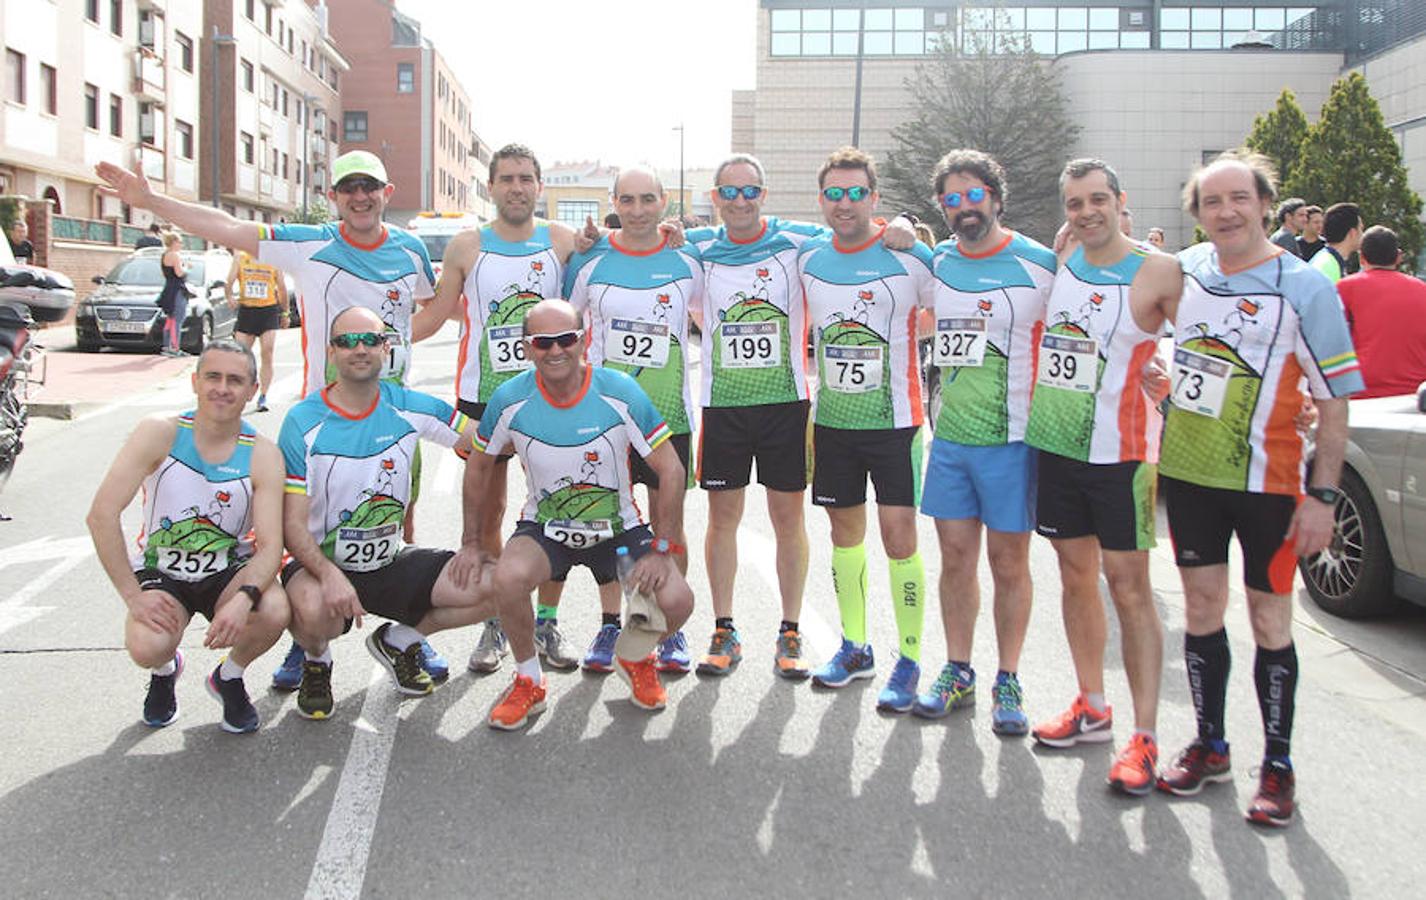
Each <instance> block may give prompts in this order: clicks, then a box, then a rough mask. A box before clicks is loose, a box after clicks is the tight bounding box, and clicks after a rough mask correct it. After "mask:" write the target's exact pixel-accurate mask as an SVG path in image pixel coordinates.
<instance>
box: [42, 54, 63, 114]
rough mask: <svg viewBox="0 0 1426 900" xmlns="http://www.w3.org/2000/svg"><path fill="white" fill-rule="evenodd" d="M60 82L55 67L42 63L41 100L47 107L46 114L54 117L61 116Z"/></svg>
mask: <svg viewBox="0 0 1426 900" xmlns="http://www.w3.org/2000/svg"><path fill="white" fill-rule="evenodd" d="M58 82H59V77H58V75H57V73H56V72H55V70H54V66H47V65H45V64H44V63H40V99H41V102H43V103H44V105H45V112H47V113H49V114H50V115H52V116H57V115H59V91H58Z"/></svg>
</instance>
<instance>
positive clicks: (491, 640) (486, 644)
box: [466, 619, 508, 674]
mask: <svg viewBox="0 0 1426 900" xmlns="http://www.w3.org/2000/svg"><path fill="white" fill-rule="evenodd" d="M507 652H508V651H507V650H506V647H505V630H504V629H503V628H501V627H500V620H499V619H486V620H485V628H484V629H483V630H482V631H481V632H480V639H479V640H478V641H476V642H475V649H474V650H472V651H471V652H470V662H468V663H466V668H468V669H470V670H471V671H472V672H479V673H481V674H486V673H489V672H494V671H495V670H496V669H498V668H500V660H501V659H503V658H504V656H505V654H506V653H507Z"/></svg>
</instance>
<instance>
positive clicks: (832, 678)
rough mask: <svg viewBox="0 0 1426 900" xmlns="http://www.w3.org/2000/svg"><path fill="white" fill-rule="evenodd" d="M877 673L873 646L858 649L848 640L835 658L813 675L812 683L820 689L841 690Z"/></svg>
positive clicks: (843, 642)
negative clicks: (851, 682)
mask: <svg viewBox="0 0 1426 900" xmlns="http://www.w3.org/2000/svg"><path fill="white" fill-rule="evenodd" d="M875 672H876V661H875V660H874V659H873V658H872V652H871V644H866V645H864V646H861V647H858V646H857V645H856V644H853V643H852V642H851V641H849V640H847V639H846V638H842V646H841V649H839V650H838V651H837V653H836V655H835V656H833V657H832V658H831V659H829V660H827V662H826V663H825V664H824V665H823V666H822V667H821V668H819V669H818V670H817V671H815V672H813V673H812V683H813V684H815V685H817V686H818V687H824V688H839V687H843V686H844V685H846V683H847V682H849V681H851V680H852V679H854V678H870V677H871V676H872V675H873V674H875Z"/></svg>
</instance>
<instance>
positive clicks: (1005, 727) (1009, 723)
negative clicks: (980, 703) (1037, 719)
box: [990, 672, 1030, 735]
mask: <svg viewBox="0 0 1426 900" xmlns="http://www.w3.org/2000/svg"><path fill="white" fill-rule="evenodd" d="M991 695H992V696H993V697H994V698H995V701H994V705H992V706H991V707H990V730H991V731H993V732H995V733H996V734H1005V735H1020V734H1024V733H1025V732H1027V731H1029V730H1030V720H1029V719H1028V718H1026V716H1025V709H1024V706H1025V695H1024V694H1023V693H1022V692H1021V690H1020V679H1018V678H1016V677H1015V676H1014V675H1012V674H1010V673H1009V672H1001V673H1000V674H999V675H997V676H995V688H994V689H993V690H992V692H991Z"/></svg>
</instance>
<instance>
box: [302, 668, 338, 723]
mask: <svg viewBox="0 0 1426 900" xmlns="http://www.w3.org/2000/svg"><path fill="white" fill-rule="evenodd" d="M297 714H298V715H300V716H302V717H303V718H307V719H325V718H327V717H329V716H330V715H331V714H332V664H331V663H324V662H317V661H316V660H312V659H305V660H303V661H302V684H301V685H300V686H299V687H298V688H297Z"/></svg>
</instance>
